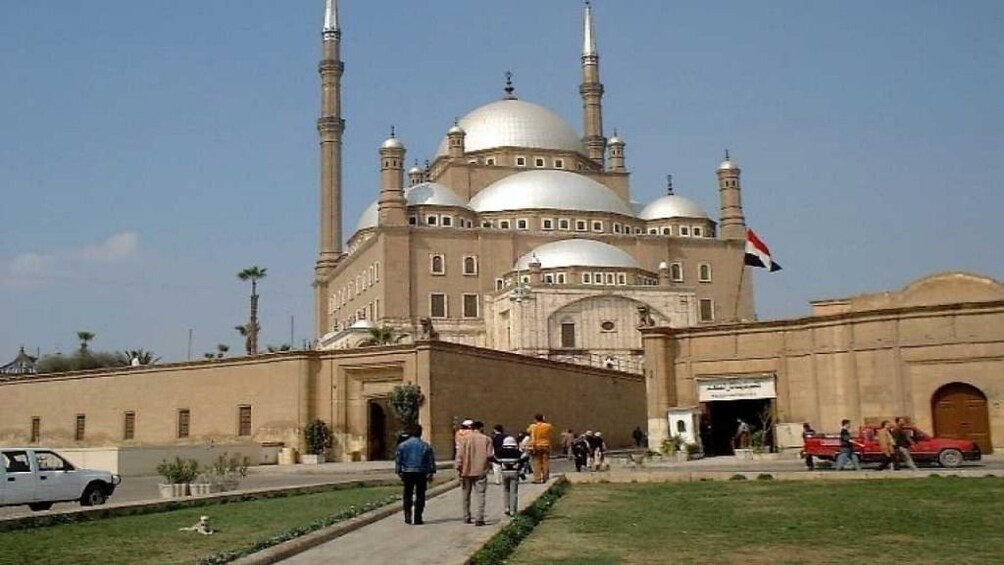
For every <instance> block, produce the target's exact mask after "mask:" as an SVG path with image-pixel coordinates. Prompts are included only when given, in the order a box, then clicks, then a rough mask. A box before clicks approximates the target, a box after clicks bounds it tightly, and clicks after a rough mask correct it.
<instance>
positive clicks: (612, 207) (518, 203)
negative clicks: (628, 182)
mask: <svg viewBox="0 0 1004 565" xmlns="http://www.w3.org/2000/svg"><path fill="white" fill-rule="evenodd" d="M468 205H469V206H470V208H471V210H474V211H475V212H478V213H484V212H506V211H509V210H529V209H535V208H536V209H551V210H565V211H573V210H581V211H586V212H612V213H614V214H620V215H622V216H634V213H633V212H632V211H631V209H630V208H628V206H627V204H625V203H624V201H623V200H621V199H620V197H619V196H617V194H615V193H614V191H612V190H610V189H609V188H607V187H606V186H604V185H602V184H600V183H598V182H596V181H594V180H593V179H591V178H589V177H587V176H584V175H580V174H577V173H573V172H570V171H551V170H545V169H540V170H532V171H524V172H522V173H516V174H515V175H509V176H507V177H505V178H502V179H500V180H497V181H495V182H493V183H492V184H490V185H488V186H486V187H485V188H484V189H483V190H482V191H481V192H479V193H477V194H476V195H475V196H474V198H472V199H471V201H470V203H469V204H468Z"/></svg>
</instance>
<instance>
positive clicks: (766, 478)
mask: <svg viewBox="0 0 1004 565" xmlns="http://www.w3.org/2000/svg"><path fill="white" fill-rule="evenodd" d="M756 480H758V481H773V480H774V475H771V474H770V473H760V474H759V475H757V476H756Z"/></svg>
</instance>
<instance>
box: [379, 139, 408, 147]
mask: <svg viewBox="0 0 1004 565" xmlns="http://www.w3.org/2000/svg"><path fill="white" fill-rule="evenodd" d="M380 147H381V149H404V144H403V143H401V140H400V139H398V138H396V137H388V138H387V141H384V142H383V144H381V145H380Z"/></svg>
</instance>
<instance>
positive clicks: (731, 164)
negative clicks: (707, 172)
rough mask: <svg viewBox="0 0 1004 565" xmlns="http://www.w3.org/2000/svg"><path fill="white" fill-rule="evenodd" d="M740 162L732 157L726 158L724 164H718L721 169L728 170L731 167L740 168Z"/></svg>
mask: <svg viewBox="0 0 1004 565" xmlns="http://www.w3.org/2000/svg"><path fill="white" fill-rule="evenodd" d="M738 168H739V163H736V162H735V161H733V160H732V159H725V160H724V161H722V164H720V165H718V170H719V171H728V170H730V169H738Z"/></svg>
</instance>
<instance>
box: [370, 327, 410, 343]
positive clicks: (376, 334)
mask: <svg viewBox="0 0 1004 565" xmlns="http://www.w3.org/2000/svg"><path fill="white" fill-rule="evenodd" d="M405 337H407V336H405V335H404V334H395V333H394V329H393V328H388V327H387V326H383V327H380V328H371V329H370V337H369V338H367V339H366V340H364V341H363V342H361V343H360V344H359V346H360V347H374V346H377V345H393V344H395V343H401V340H403V339H404V338H405Z"/></svg>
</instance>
